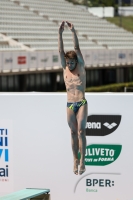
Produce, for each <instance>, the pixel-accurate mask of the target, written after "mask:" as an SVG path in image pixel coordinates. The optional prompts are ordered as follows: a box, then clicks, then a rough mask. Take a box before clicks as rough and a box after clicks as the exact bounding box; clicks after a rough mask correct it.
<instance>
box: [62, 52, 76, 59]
mask: <svg viewBox="0 0 133 200" xmlns="http://www.w3.org/2000/svg"><path fill="white" fill-rule="evenodd" d="M65 58H66V59H67V58H68V59H75V60H78V58H77V54H76V53H75V51H73V50H72V51H67V52H66V53H65Z"/></svg>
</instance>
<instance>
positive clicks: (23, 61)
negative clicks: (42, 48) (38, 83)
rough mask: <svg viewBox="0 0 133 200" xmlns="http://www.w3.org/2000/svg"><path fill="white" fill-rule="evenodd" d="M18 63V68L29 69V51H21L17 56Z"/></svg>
mask: <svg viewBox="0 0 133 200" xmlns="http://www.w3.org/2000/svg"><path fill="white" fill-rule="evenodd" d="M17 61H18V65H19V66H20V70H23V69H26V70H28V69H29V53H28V52H25V51H24V52H22V51H21V54H20V55H19V56H18V57H17Z"/></svg>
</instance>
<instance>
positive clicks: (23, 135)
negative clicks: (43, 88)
mask: <svg viewBox="0 0 133 200" xmlns="http://www.w3.org/2000/svg"><path fill="white" fill-rule="evenodd" d="M86 100H87V101H88V116H87V123H86V151H85V167H86V171H85V172H84V173H83V174H82V175H76V174H74V172H73V154H72V148H71V133H70V129H69V126H68V123H67V114H66V103H67V97H66V93H62V94H60V93H56V94H55V93H49V94H42V93H32V94H12V95H7V94H3V95H1V96H0V110H1V121H0V125H1V129H0V130H1V132H0V133H1V136H0V137H1V139H0V145H1V146H0V147H1V150H0V164H1V166H0V176H1V177H0V179H7V177H6V176H7V174H8V176H9V175H10V176H11V172H10V171H9V169H11V166H10V165H9V163H8V164H6V163H5V162H6V161H7V158H8V157H7V150H8V151H9V152H10V151H11V146H9V145H11V141H10V140H9V139H8V138H7V137H8V136H7V135H10V136H11V138H12V140H13V158H12V157H11V155H10V154H9V159H10V160H9V161H10V162H13V166H14V168H13V180H14V187H13V190H12V192H15V191H17V190H21V189H24V188H48V189H50V191H51V192H50V194H51V200H57V199H58V200H62V199H63V200H68V199H72V200H81V199H84V200H88V199H91V200H107V199H108V200H128V199H129V200H132V199H133V192H132V186H133V178H132V177H133V170H132V168H133V159H132V156H131V155H132V154H133V145H132V141H133V134H132V130H133V123H132V113H133V106H132V102H133V95H132V94H128V95H126V94H112V93H111V94H106V93H105V94H97V93H95V94H91V93H89V94H88V93H86ZM5 102H6V104H5ZM7 119H11V121H12V124H13V127H12V128H11V127H10V124H9V123H8V121H7ZM2 121H4V123H3V122H2ZM6 130H8V132H7V131H6ZM7 133H8V134H7ZM7 144H8V146H7ZM80 156H81V155H80V152H79V154H78V159H80ZM6 165H8V167H7V166H6ZM11 180H12V179H11ZM0 184H7V182H0ZM0 186H1V188H3V189H2V190H0V196H2V192H8V189H9V188H10V189H11V188H12V187H11V186H9V187H5V185H0ZM4 187H5V189H4Z"/></svg>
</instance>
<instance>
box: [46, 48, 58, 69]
mask: <svg viewBox="0 0 133 200" xmlns="http://www.w3.org/2000/svg"><path fill="white" fill-rule="evenodd" d="M56 55H57V54H56ZM56 55H55V57H54V56H53V52H52V51H45V59H47V62H45V68H46V69H51V68H52V67H53V64H54V62H55V61H56V60H57V57H56Z"/></svg>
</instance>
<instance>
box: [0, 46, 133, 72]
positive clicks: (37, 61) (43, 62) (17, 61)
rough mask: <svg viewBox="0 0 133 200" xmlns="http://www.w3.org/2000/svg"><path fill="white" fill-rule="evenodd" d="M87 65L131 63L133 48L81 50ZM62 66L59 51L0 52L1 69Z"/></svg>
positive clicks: (41, 68)
mask: <svg viewBox="0 0 133 200" xmlns="http://www.w3.org/2000/svg"><path fill="white" fill-rule="evenodd" d="M81 52H82V55H83V58H84V60H85V64H86V66H87V67H97V66H101V67H103V66H112V65H117V64H119V65H127V64H129V65H131V62H132V63H133V50H132V49H131V50H130V49H125V50H122V49H121V50H120V49H118V50H115V49H91V50H81ZM56 67H61V60H60V56H59V52H58V51H56V50H53V51H36V52H21V51H18V52H0V70H1V69H3V70H30V69H31V70H32V69H40V70H43V69H52V68H56Z"/></svg>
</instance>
